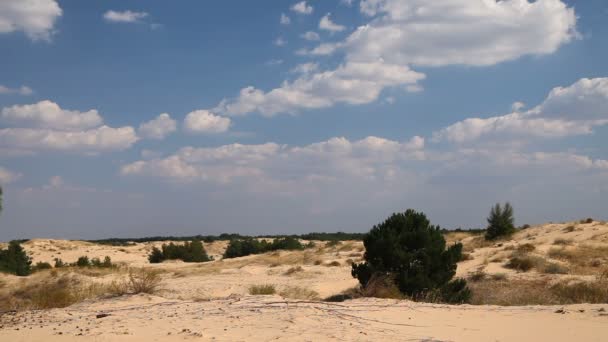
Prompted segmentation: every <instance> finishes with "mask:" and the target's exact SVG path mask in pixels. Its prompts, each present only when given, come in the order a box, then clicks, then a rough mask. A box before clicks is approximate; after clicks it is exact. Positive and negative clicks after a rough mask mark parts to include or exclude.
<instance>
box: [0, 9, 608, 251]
mask: <svg viewBox="0 0 608 342" xmlns="http://www.w3.org/2000/svg"><path fill="white" fill-rule="evenodd" d="M32 9H35V10H32ZM607 19H608V5H607V4H606V3H605V2H604V1H600V0H590V1H578V2H574V1H563V0H537V1H534V2H531V1H527V0H506V1H501V2H498V3H495V2H492V1H482V0H476V1H469V0H451V1H432V2H431V1H423V0H407V1H405V0H403V1H397V0H361V1H357V0H353V1H342V0H327V1H314V0H312V1H306V2H302V1H297V0H293V1H264V2H252V1H233V0H230V1H227V0H223V1H204V2H203V1H180V2H179V4H178V5H176V4H175V3H173V2H167V1H124V0H120V1H86V2H85V1H77V0H71V1H61V0H59V1H57V0H6V1H4V2H3V3H2V4H0V46H1V51H2V53H0V184H2V186H3V188H4V190H5V195H4V212H3V213H2V216H1V217H0V226H1V229H0V240H6V239H11V238H29V237H65V238H97V237H108V236H144V235H158V234H162V235H165V234H166V235H168V234H171V235H183V234H199V233H200V234H213V233H221V232H241V233H251V234H254V233H292V232H293V233H296V232H310V231H336V230H345V231H365V230H367V229H369V228H370V227H371V225H373V224H375V223H377V222H379V221H380V220H382V219H383V218H384V217H385V216H387V215H388V214H390V213H391V212H394V211H401V210H405V209H406V208H415V209H419V210H423V211H425V212H426V213H427V214H428V215H429V216H430V219H431V221H432V222H434V223H437V224H441V225H442V226H445V227H450V228H455V227H459V226H462V227H480V226H483V225H484V223H485V216H486V215H487V212H488V210H489V208H490V206H491V205H492V204H493V203H495V202H499V201H500V202H504V201H511V202H512V204H513V205H514V207H515V212H516V220H517V223H518V224H524V223H541V222H545V221H561V220H570V219H579V218H582V217H588V216H591V217H594V218H598V219H601V218H603V219H607V218H608V217H607V216H606V215H607V214H606V212H607V210H606V209H608V204H607V203H608V201H606V198H607V195H608V148H606V146H608V127H607V126H608V109H607V108H608V78H605V77H606V76H607V75H608V63H606V62H605V61H606V60H608V44H606V39H605V37H606V35H607V34H608V25H607V24H606V22H608V20H607ZM307 32H309V33H308V34H307V35H306V37H307V38H308V39H306V38H305V37H304V35H305V34H306V33H307ZM311 38H314V39H312V40H310V39H311Z"/></svg>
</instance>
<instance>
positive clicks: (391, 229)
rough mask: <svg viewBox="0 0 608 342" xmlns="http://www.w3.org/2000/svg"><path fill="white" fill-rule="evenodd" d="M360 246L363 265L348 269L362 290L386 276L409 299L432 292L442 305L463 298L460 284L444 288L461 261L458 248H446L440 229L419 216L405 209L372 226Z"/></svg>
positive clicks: (459, 246) (464, 291)
mask: <svg viewBox="0 0 608 342" xmlns="http://www.w3.org/2000/svg"><path fill="white" fill-rule="evenodd" d="M363 244H364V246H365V249H366V252H365V255H364V260H365V262H363V263H361V264H353V266H352V275H353V277H355V278H357V279H358V280H359V283H360V284H361V286H362V287H363V288H365V287H367V286H368V284H369V282H370V280H371V279H372V278H373V277H379V276H389V277H390V279H392V280H393V281H394V283H395V285H396V286H397V288H398V289H399V291H401V293H403V294H405V295H408V296H410V297H412V298H420V297H422V296H424V294H425V293H429V292H432V291H435V290H440V292H441V296H442V297H443V296H444V295H445V297H443V299H445V300H446V301H450V300H452V299H456V300H457V302H461V300H463V301H464V299H465V297H466V296H467V293H468V291H466V290H468V288H467V287H466V282H465V281H464V280H462V281H459V282H458V283H454V284H450V285H448V283H449V282H450V280H451V279H452V277H453V276H454V275H455V274H456V262H458V261H459V260H460V259H461V258H462V255H461V254H462V244H460V243H458V244H455V245H452V246H450V247H448V248H446V242H445V239H444V237H443V234H442V233H441V231H440V228H439V227H436V226H433V225H431V224H430V222H429V220H428V219H427V218H426V216H425V215H424V214H423V213H421V212H416V211H414V210H412V209H408V210H407V211H406V212H405V213H399V214H393V215H392V216H390V217H389V218H388V219H387V220H386V221H384V222H382V223H381V224H379V225H376V226H374V227H373V228H372V229H371V231H370V232H369V233H368V234H367V235H366V236H365V238H364V239H363ZM450 291H457V292H456V293H450Z"/></svg>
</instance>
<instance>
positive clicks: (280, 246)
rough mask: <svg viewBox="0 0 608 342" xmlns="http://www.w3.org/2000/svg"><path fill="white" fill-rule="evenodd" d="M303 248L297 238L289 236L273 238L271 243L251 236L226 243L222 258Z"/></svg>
mask: <svg viewBox="0 0 608 342" xmlns="http://www.w3.org/2000/svg"><path fill="white" fill-rule="evenodd" d="M304 248H305V246H304V245H302V243H300V241H299V240H298V239H296V238H294V237H291V236H287V237H284V238H278V239H275V240H274V241H273V242H272V243H269V242H268V241H266V240H262V241H259V240H257V239H251V238H249V239H236V240H232V241H230V243H229V244H228V247H227V248H226V251H225V252H224V259H229V258H238V257H242V256H247V255H251V254H261V253H266V252H270V251H278V250H290V251H291V250H303V249H304Z"/></svg>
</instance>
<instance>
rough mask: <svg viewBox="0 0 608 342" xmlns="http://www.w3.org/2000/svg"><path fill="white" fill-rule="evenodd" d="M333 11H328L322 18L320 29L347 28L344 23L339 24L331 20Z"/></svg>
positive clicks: (341, 29)
mask: <svg viewBox="0 0 608 342" xmlns="http://www.w3.org/2000/svg"><path fill="white" fill-rule="evenodd" d="M330 17H331V13H327V14H326V15H324V16H323V18H321V21H319V29H321V30H325V31H329V32H342V31H344V30H346V27H345V26H343V25H338V24H336V23H334V22H333V21H331V18H330Z"/></svg>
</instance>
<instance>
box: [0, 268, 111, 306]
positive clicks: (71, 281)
mask: <svg viewBox="0 0 608 342" xmlns="http://www.w3.org/2000/svg"><path fill="white" fill-rule="evenodd" d="M108 293H109V290H108V287H107V286H106V285H104V284H100V283H92V282H89V281H86V280H84V279H83V278H82V277H80V276H77V275H75V274H63V275H60V276H50V273H46V274H44V275H42V276H37V277H33V276H32V277H31V278H28V279H24V280H22V281H21V282H19V284H17V285H16V286H15V287H13V288H12V289H8V291H4V292H3V293H2V294H1V295H0V310H30V309H34V310H38V309H50V308H63V307H67V306H70V305H72V304H75V303H78V302H81V301H84V300H86V299H90V298H96V297H100V296H102V295H106V294H108Z"/></svg>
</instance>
